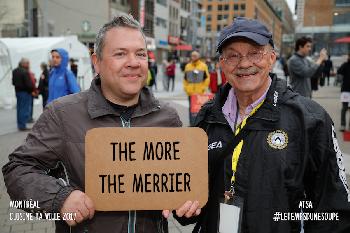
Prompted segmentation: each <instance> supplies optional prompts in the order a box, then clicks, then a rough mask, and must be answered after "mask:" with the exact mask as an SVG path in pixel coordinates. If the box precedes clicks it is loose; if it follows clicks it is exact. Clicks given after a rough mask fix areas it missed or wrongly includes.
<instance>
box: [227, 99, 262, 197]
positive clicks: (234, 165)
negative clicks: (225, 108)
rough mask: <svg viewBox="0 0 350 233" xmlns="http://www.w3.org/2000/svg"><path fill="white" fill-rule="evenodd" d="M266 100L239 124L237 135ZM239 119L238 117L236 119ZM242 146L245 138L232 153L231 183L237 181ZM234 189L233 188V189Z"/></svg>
mask: <svg viewBox="0 0 350 233" xmlns="http://www.w3.org/2000/svg"><path fill="white" fill-rule="evenodd" d="M264 101H265V100H263V101H261V103H260V104H258V105H257V106H256V107H255V108H254V109H253V110H252V111H251V112H250V113H249V115H248V117H246V118H244V119H243V121H242V122H241V124H240V125H238V126H237V127H236V131H235V136H236V135H237V134H238V133H239V131H241V129H243V127H244V126H245V125H246V124H247V119H248V118H249V117H251V116H252V115H253V114H254V113H255V112H256V111H257V110H258V109H259V108H260V106H261V105H262V104H263V103H264ZM237 111H239V109H238V105H237ZM236 121H237V119H236ZM242 147H243V140H241V141H240V142H239V143H238V145H237V146H236V147H235V149H234V151H233V154H232V177H231V184H233V183H234V182H235V177H236V176H235V174H236V170H237V163H238V159H239V156H240V155H241V152H242ZM231 189H233V185H231ZM232 191H233V190H232Z"/></svg>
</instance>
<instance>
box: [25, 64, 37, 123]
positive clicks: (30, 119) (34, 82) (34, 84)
mask: <svg viewBox="0 0 350 233" xmlns="http://www.w3.org/2000/svg"><path fill="white" fill-rule="evenodd" d="M27 69H28V72H29V77H30V80H31V81H32V84H33V88H34V89H33V91H32V101H31V104H30V111H29V120H28V123H34V121H35V120H34V117H33V113H34V99H37V98H38V96H39V90H38V88H36V78H35V74H34V73H33V72H32V71H31V70H30V64H29V66H28V67H27Z"/></svg>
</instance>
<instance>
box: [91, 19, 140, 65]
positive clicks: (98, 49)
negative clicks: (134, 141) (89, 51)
mask: <svg viewBox="0 0 350 233" xmlns="http://www.w3.org/2000/svg"><path fill="white" fill-rule="evenodd" d="M120 27H127V28H134V29H136V30H139V31H140V32H141V34H142V37H143V38H144V40H145V43H146V36H145V34H144V33H143V31H142V28H141V26H140V24H139V22H137V20H135V19H134V17H133V16H132V15H127V14H123V15H119V16H115V17H114V18H113V19H112V21H110V22H108V23H106V24H105V25H103V27H102V28H101V29H100V31H99V32H98V34H97V36H96V41H95V49H94V50H95V51H94V52H95V53H96V55H97V58H98V59H100V60H101V59H102V49H103V47H104V42H105V37H106V33H107V32H108V31H109V30H111V29H112V28H120Z"/></svg>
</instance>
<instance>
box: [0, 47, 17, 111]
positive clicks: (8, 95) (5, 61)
mask: <svg viewBox="0 0 350 233" xmlns="http://www.w3.org/2000/svg"><path fill="white" fill-rule="evenodd" d="M14 97H15V90H14V88H13V86H12V67H11V61H10V55H9V52H8V50H7V47H6V45H5V44H3V43H1V41H0V107H3V108H11V107H12V106H13V105H14V104H15V99H14Z"/></svg>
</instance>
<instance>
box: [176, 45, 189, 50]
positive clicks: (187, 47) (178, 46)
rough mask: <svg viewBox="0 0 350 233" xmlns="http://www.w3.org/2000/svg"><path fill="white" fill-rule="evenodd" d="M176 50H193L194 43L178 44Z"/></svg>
mask: <svg viewBox="0 0 350 233" xmlns="http://www.w3.org/2000/svg"><path fill="white" fill-rule="evenodd" d="M175 49H176V50H184V51H192V45H189V44H180V45H176V47H175Z"/></svg>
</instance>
